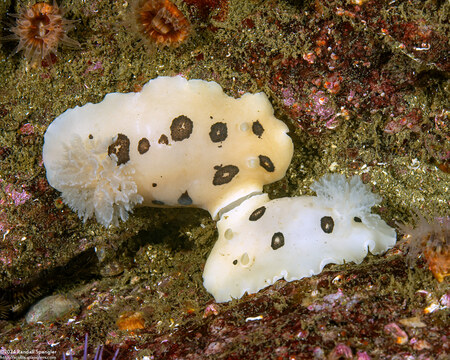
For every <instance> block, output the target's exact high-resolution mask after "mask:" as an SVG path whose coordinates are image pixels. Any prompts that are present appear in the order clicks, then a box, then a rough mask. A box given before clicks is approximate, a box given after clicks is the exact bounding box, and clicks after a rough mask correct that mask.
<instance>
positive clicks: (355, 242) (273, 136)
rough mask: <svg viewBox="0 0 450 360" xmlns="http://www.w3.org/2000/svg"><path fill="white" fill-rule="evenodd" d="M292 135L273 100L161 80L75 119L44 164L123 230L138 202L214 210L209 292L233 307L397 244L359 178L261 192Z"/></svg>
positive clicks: (53, 142)
mask: <svg viewBox="0 0 450 360" xmlns="http://www.w3.org/2000/svg"><path fill="white" fill-rule="evenodd" d="M287 131H288V128H287V126H286V125H285V124H284V123H283V122H282V121H280V120H278V119H276V118H275V117H274V114H273V108H272V106H271V104H270V102H269V101H268V99H267V97H266V96H265V95H264V94H263V93H258V94H244V95H243V96H242V97H241V98H239V99H234V98H232V97H229V96H227V95H226V94H225V93H224V92H223V91H222V88H221V87H220V86H219V85H218V84H216V83H215V82H207V81H202V80H189V81H188V80H186V79H184V78H182V77H180V76H176V77H158V78H156V79H154V80H151V81H149V82H148V83H147V84H146V85H145V86H144V87H143V89H142V91H141V92H139V93H128V94H119V93H112V94H108V95H106V96H105V98H104V100H103V101H102V102H100V103H98V104H90V103H89V104H86V105H84V106H82V107H76V108H74V109H69V110H67V111H66V112H64V113H63V114H62V115H60V116H59V117H57V118H56V119H55V120H54V121H53V122H52V123H51V124H50V126H49V127H48V129H47V131H46V133H45V142H44V148H43V159H44V164H45V168H46V171H47V179H48V182H49V183H50V185H52V186H53V187H54V188H56V189H57V190H59V191H61V193H62V195H61V196H62V199H63V201H64V202H65V203H66V204H67V205H69V206H70V207H71V208H72V209H73V210H74V211H76V212H77V213H78V215H79V216H80V217H81V218H83V220H84V221H86V220H87V219H89V218H91V217H93V216H95V217H96V219H97V221H98V222H99V223H101V224H103V225H104V226H109V225H110V224H114V225H117V224H118V221H119V219H121V220H122V221H125V220H127V218H128V213H129V212H131V211H132V210H133V208H134V207H135V206H138V205H143V206H196V207H200V208H203V209H206V210H208V211H209V212H210V214H211V216H212V217H213V218H214V219H219V221H218V223H217V226H218V232H219V239H218V240H217V243H216V244H215V246H214V248H213V249H212V251H211V254H210V255H209V257H208V260H207V262H206V265H205V270H204V273H203V279H204V286H205V288H206V289H207V290H208V291H209V292H210V293H211V294H212V295H213V296H214V298H215V299H216V301H217V302H224V301H229V300H231V299H232V298H240V297H242V296H243V295H244V294H245V293H246V292H247V293H255V292H257V291H259V290H260V289H262V288H264V287H266V286H269V285H270V284H273V283H274V282H275V281H277V280H278V279H281V278H284V279H286V280H287V281H291V280H296V279H300V278H302V277H305V276H311V275H313V274H317V273H319V272H320V271H322V269H323V267H324V266H325V265H326V264H329V263H337V264H341V263H343V262H348V261H354V262H356V263H359V262H361V261H362V260H363V258H364V257H365V256H366V255H367V252H368V251H371V252H372V253H373V254H379V253H382V252H384V251H386V250H387V249H389V248H390V247H392V246H393V245H394V243H395V240H396V234H395V231H394V229H392V228H390V227H389V226H388V225H387V224H386V223H385V222H384V221H383V220H381V218H380V217H379V216H378V215H375V214H371V207H372V206H373V205H376V204H377V203H379V201H380V199H379V197H378V196H377V195H375V194H372V193H371V192H370V190H369V189H368V188H367V186H366V185H364V184H363V183H362V182H361V180H360V179H359V178H358V177H353V178H351V179H350V180H349V181H347V180H346V179H345V176H343V175H327V176H325V177H323V178H322V179H321V180H319V181H318V182H316V183H315V184H314V185H313V186H312V187H311V188H312V189H313V190H314V191H315V192H316V193H317V196H315V197H314V196H303V197H294V198H282V199H276V200H269V197H268V195H267V194H263V193H262V188H263V185H265V184H269V183H271V182H274V181H277V180H279V179H281V178H282V177H283V176H284V175H285V172H286V169H287V167H288V166H289V163H290V161H291V158H292V154H293V145H292V141H291V139H290V137H289V136H288V135H287Z"/></svg>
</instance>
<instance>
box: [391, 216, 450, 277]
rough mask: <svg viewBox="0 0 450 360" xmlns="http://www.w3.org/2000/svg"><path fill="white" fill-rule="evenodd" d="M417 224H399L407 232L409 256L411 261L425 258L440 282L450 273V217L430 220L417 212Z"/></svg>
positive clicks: (405, 241) (406, 239) (405, 239)
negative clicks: (413, 225)
mask: <svg viewBox="0 0 450 360" xmlns="http://www.w3.org/2000/svg"><path fill="white" fill-rule="evenodd" d="M414 218H415V219H414V220H415V223H416V226H415V227H412V226H408V225H399V227H400V230H401V231H402V232H403V233H404V234H405V236H404V241H403V242H404V243H406V250H407V256H408V259H409V260H410V261H416V260H417V258H419V257H422V256H423V258H424V259H425V261H426V263H427V265H428V268H429V269H430V271H431V272H432V273H433V276H434V277H435V278H436V280H438V281H439V282H442V281H443V280H444V278H445V277H447V276H449V275H450V217H448V216H447V217H436V218H434V220H433V221H432V222H428V221H427V220H426V219H425V217H424V216H423V215H422V214H420V213H417V214H416V215H415V217H414Z"/></svg>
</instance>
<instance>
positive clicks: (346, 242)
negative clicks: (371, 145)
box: [203, 174, 396, 302]
mask: <svg viewBox="0 0 450 360" xmlns="http://www.w3.org/2000/svg"><path fill="white" fill-rule="evenodd" d="M311 189H313V190H314V191H316V193H317V196H301V197H292V198H281V199H275V200H269V197H268V195H267V194H262V195H256V196H253V197H251V198H249V199H247V200H245V201H244V202H243V203H242V204H241V205H240V206H238V207H236V208H234V209H233V210H231V211H229V212H227V213H226V214H224V215H223V216H222V218H221V219H220V220H219V221H218V223H217V227H218V233H219V239H218V240H217V242H216V244H215V245H214V247H213V249H212V251H211V253H210V255H209V257H208V260H207V261H206V265H205V269H204V272H203V280H204V282H203V284H204V286H205V288H206V290H208V291H209V292H210V293H211V294H213V296H214V298H215V299H216V301H217V302H225V301H229V300H231V299H233V298H236V299H237V298H240V297H242V296H243V295H244V294H245V293H246V292H247V293H249V294H251V293H256V292H258V291H259V290H261V289H263V288H265V287H267V286H269V285H271V284H273V283H274V282H275V281H277V280H279V279H282V278H284V279H285V280H287V281H292V280H298V279H301V278H303V277H308V276H312V275H315V274H318V273H320V272H321V271H322V269H323V268H324V266H325V265H327V264H330V263H335V264H342V263H344V262H350V261H353V262H355V263H360V262H361V261H362V260H363V259H364V257H365V256H366V255H367V252H368V251H370V252H371V253H373V254H380V253H382V252H385V251H386V250H388V249H389V248H391V247H393V246H394V244H395V242H396V233H395V230H394V229H393V228H391V227H389V226H388V225H387V224H386V223H385V222H384V221H383V220H382V219H381V218H380V216H379V215H376V214H372V213H371V207H372V206H373V205H376V204H378V203H379V202H380V198H379V197H378V196H377V195H375V194H373V193H371V192H370V190H369V189H368V188H367V185H364V184H363V183H362V181H361V180H360V178H359V177H357V176H354V177H352V178H351V179H350V180H349V181H347V180H346V178H345V176H344V175H341V174H329V175H326V176H324V177H322V178H321V179H320V180H319V181H317V182H315V183H314V184H313V186H312V187H311Z"/></svg>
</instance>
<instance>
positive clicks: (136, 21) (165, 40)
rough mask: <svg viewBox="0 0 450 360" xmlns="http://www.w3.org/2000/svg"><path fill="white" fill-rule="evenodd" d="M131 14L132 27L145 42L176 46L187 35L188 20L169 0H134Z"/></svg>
mask: <svg viewBox="0 0 450 360" xmlns="http://www.w3.org/2000/svg"><path fill="white" fill-rule="evenodd" d="M131 14H132V16H131V17H132V19H131V20H132V25H133V27H135V28H136V29H135V30H136V32H137V33H138V34H139V35H140V36H141V37H142V39H143V40H144V41H145V42H146V43H149V44H156V45H163V46H172V47H177V46H179V45H180V44H181V43H183V42H184V41H185V40H186V39H187V38H188V36H189V33H190V28H191V25H190V23H189V21H188V20H187V18H186V17H185V16H184V15H183V13H182V12H181V11H180V10H179V9H178V8H177V7H176V5H175V4H173V3H172V2H171V1H169V0H136V1H135V2H134V3H133V5H132V7H131Z"/></svg>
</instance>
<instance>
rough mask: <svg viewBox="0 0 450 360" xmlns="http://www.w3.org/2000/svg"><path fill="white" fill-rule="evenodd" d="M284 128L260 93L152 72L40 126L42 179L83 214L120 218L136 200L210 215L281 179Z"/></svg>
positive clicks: (286, 149)
mask: <svg viewBox="0 0 450 360" xmlns="http://www.w3.org/2000/svg"><path fill="white" fill-rule="evenodd" d="M287 131H288V128H287V126H286V125H285V124H284V123H283V122H282V121H280V120H278V119H276V118H275V117H274V114H273V108H272V106H271V104H270V102H269V100H268V99H267V96H266V95H265V94H263V93H258V94H244V95H243V96H242V97H241V98H239V99H235V98H232V97H230V96H227V95H226V94H225V93H224V92H223V91H222V88H221V87H220V86H219V85H218V84H217V83H215V82H207V81H203V80H189V81H188V80H186V79H184V78H183V77H181V76H175V77H158V78H156V79H154V80H151V81H149V82H148V83H147V84H146V85H145V86H144V87H143V89H142V91H141V92H138V93H128V94H120V93H112V94H108V95H106V96H105V98H104V100H103V101H102V102H100V103H98V104H91V103H89V104H86V105H84V106H82V107H76V108H74V109H69V110H67V111H66V112H64V113H63V114H62V115H60V116H59V117H57V118H56V119H55V120H54V121H53V122H52V123H51V124H50V126H49V127H48V129H47V131H46V133H45V138H44V140H45V143H44V148H43V159H44V164H45V168H46V171H47V179H48V182H49V183H50V185H51V186H53V187H54V188H56V189H57V190H59V191H60V192H61V193H62V194H61V196H62V199H63V201H64V202H65V203H66V204H67V205H69V206H70V207H71V208H72V209H73V210H74V211H76V212H77V213H78V215H79V216H80V217H81V218H83V219H84V220H86V219H88V218H91V217H94V216H95V217H96V219H97V221H98V222H99V223H101V224H103V225H104V226H108V225H110V224H117V223H118V220H119V219H122V220H123V221H125V220H126V219H127V217H128V213H129V212H130V211H132V210H133V208H134V207H135V206H137V205H144V206H196V207H200V208H203V209H206V210H208V211H209V212H210V213H211V215H212V217H213V218H214V219H217V218H218V217H219V215H220V213H223V212H224V211H227V210H228V209H230V208H231V207H233V206H234V205H235V204H237V203H239V202H240V201H242V200H243V199H245V198H246V197H248V196H251V195H252V194H256V193H261V192H262V187H263V185H265V184H268V183H272V182H274V181H277V180H279V179H281V178H282V177H283V176H284V174H285V172H286V169H287V167H288V166H289V163H290V161H291V157H292V153H293V145H292V141H291V139H290V137H289V136H288V135H287Z"/></svg>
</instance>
